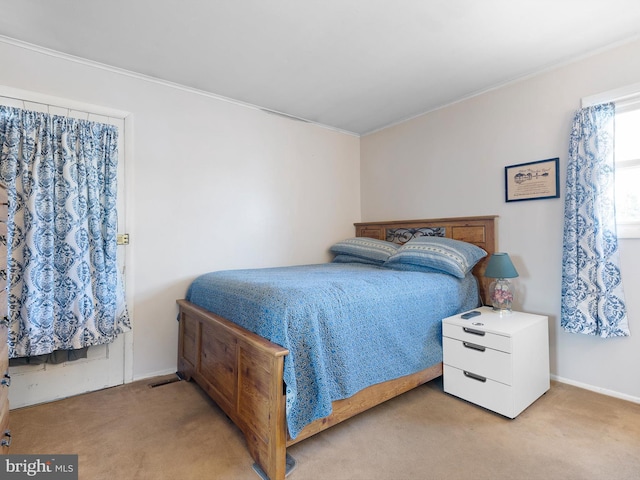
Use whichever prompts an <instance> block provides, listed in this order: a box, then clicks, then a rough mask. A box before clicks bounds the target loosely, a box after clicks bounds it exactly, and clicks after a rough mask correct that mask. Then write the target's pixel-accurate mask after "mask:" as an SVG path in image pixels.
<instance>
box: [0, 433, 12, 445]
mask: <svg viewBox="0 0 640 480" xmlns="http://www.w3.org/2000/svg"><path fill="white" fill-rule="evenodd" d="M3 437H7V438H3V439H2V440H0V447H10V446H11V430H5V432H4V435H3Z"/></svg>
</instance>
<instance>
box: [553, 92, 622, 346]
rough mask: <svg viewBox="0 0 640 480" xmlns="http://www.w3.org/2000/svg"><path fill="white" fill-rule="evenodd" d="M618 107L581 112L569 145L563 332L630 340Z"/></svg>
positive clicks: (565, 219)
mask: <svg viewBox="0 0 640 480" xmlns="http://www.w3.org/2000/svg"><path fill="white" fill-rule="evenodd" d="M614 118H615V105H614V104H612V103H609V104H604V105H596V106H593V107H587V108H583V109H582V110H579V111H578V112H577V113H576V115H575V118H574V121H573V128H572V129H571V139H570V143H569V162H568V167H567V189H566V199H565V208H564V245H563V255H562V312H561V321H560V323H561V325H562V327H563V328H564V329H565V330H567V331H569V332H574V333H584V334H587V335H596V336H600V337H618V336H627V335H629V326H628V322H627V313H626V307H625V301H624V292H623V289H622V279H621V277H620V267H619V264H620V263H619V254H618V237H617V234H616V219H615V201H614V198H615V191H614V171H615V170H614V149H613V147H614V145H613V139H614Z"/></svg>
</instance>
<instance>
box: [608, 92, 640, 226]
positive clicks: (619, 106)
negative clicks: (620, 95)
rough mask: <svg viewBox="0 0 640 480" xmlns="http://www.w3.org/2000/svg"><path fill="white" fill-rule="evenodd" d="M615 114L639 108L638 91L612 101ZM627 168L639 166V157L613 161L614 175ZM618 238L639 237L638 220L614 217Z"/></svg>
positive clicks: (639, 221) (639, 223) (639, 97)
mask: <svg viewBox="0 0 640 480" xmlns="http://www.w3.org/2000/svg"><path fill="white" fill-rule="evenodd" d="M614 103H615V105H616V115H618V114H619V113H625V112H630V111H634V110H640V92H638V94H637V95H634V96H632V97H631V98H627V99H624V100H619V101H614ZM629 168H640V158H633V159H627V160H621V161H616V162H615V169H616V176H618V175H621V174H624V171H625V170H626V169H629ZM616 230H617V236H618V238H640V220H638V221H635V222H620V221H618V220H617V219H616Z"/></svg>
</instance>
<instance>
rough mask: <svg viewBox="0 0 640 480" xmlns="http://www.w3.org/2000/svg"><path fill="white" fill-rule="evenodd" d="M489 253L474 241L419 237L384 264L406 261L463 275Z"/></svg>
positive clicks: (462, 276) (455, 274)
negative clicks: (472, 242) (474, 243)
mask: <svg viewBox="0 0 640 480" xmlns="http://www.w3.org/2000/svg"><path fill="white" fill-rule="evenodd" d="M486 256H487V252H485V251H484V250H483V249H481V248H480V247H478V246H476V245H473V244H471V243H467V242H461V241H460V240H453V239H451V238H446V237H418V238H414V239H413V240H410V241H408V242H407V243H405V244H404V245H402V246H401V247H400V248H399V249H398V252H397V253H396V254H395V255H392V256H391V257H390V258H389V260H387V261H386V263H385V267H390V268H393V266H394V264H403V263H406V264H411V265H420V266H423V267H429V268H433V269H435V270H440V271H442V272H445V273H448V274H450V275H453V276H454V277H458V278H464V277H465V275H466V274H467V273H469V272H470V271H471V269H472V268H473V267H474V266H475V264H476V263H478V262H479V261H480V260H481V259H482V258H484V257H486Z"/></svg>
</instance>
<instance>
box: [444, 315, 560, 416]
mask: <svg viewBox="0 0 640 480" xmlns="http://www.w3.org/2000/svg"><path fill="white" fill-rule="evenodd" d="M475 310H478V311H479V312H481V315H478V316H476V317H473V318H471V319H469V320H465V319H463V318H461V317H460V315H454V316H452V317H448V318H445V319H444V320H443V321H442V335H443V339H442V341H443V344H442V346H443V355H444V391H445V392H447V393H450V394H452V395H455V396H457V397H460V398H463V399H465V400H468V401H470V402H473V403H475V404H476V405H480V406H481V407H484V408H488V409H489V410H493V411H494V412H497V413H499V414H501V415H504V416H505V417H509V418H515V417H517V416H518V415H519V414H520V412H522V411H523V410H524V409H525V408H527V407H528V406H529V405H531V404H532V403H533V402H534V401H535V400H536V399H537V398H538V397H540V396H541V395H542V394H543V393H544V392H546V391H547V390H549V325H548V322H549V320H548V317H545V316H542V315H532V314H530V313H521V312H512V313H511V314H509V315H500V314H499V313H497V312H494V311H493V309H492V308H491V307H482V308H476V309H475Z"/></svg>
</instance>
